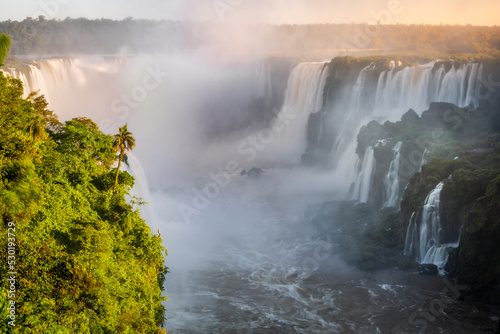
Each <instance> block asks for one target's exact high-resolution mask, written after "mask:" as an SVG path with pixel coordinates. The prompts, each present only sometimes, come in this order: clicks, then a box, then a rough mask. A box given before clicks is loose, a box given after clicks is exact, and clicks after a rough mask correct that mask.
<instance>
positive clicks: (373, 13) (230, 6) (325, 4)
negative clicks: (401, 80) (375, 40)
mask: <svg viewBox="0 0 500 334" xmlns="http://www.w3.org/2000/svg"><path fill="white" fill-rule="evenodd" d="M39 15H44V16H45V17H47V18H56V19H64V18H66V17H68V16H69V17H73V18H74V17H87V18H111V19H123V18H126V17H129V16H131V17H133V18H151V19H174V20H214V21H217V20H222V21H227V22H251V23H273V24H284V23H288V24H290V23H291V24H293V23H295V24H304V23H351V22H356V23H359V22H370V21H372V22H374V21H380V22H381V23H403V24H410V23H417V24H420V23H426V24H440V23H443V24H474V25H495V24H500V1H499V0H477V1H471V0H467V1H464V0H432V1H431V0H418V1H417V0H385V1H381V0H347V1H346V0H342V1H339V0H11V1H8V2H7V1H3V3H2V5H1V11H0V20H8V19H11V20H22V19H24V18H25V17H28V16H31V17H38V16H39Z"/></svg>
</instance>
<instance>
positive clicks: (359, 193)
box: [352, 146, 376, 203]
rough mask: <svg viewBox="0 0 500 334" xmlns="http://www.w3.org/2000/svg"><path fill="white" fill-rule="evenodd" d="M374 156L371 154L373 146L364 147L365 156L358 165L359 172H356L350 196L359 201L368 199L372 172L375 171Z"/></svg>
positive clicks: (364, 201) (363, 201) (362, 201)
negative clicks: (356, 177)
mask: <svg viewBox="0 0 500 334" xmlns="http://www.w3.org/2000/svg"><path fill="white" fill-rule="evenodd" d="M375 163H376V160H375V156H374V155H373V147H371V146H368V147H367V148H366V152H365V156H364V158H363V162H362V163H361V165H360V166H359V167H358V168H359V170H360V172H359V174H358V179H357V180H356V183H355V184H354V192H353V196H352V198H353V199H354V200H357V201H359V202H360V203H366V202H367V201H368V198H369V195H370V189H371V183H372V177H373V173H374V172H375Z"/></svg>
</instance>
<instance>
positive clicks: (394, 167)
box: [383, 142, 403, 207]
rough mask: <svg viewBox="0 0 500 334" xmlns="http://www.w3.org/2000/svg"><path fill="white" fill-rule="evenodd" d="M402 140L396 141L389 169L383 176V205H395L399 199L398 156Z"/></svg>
mask: <svg viewBox="0 0 500 334" xmlns="http://www.w3.org/2000/svg"><path fill="white" fill-rule="evenodd" d="M402 145H403V143H402V142H398V143H397V144H396V145H395V146H394V148H393V149H392V150H393V151H394V160H392V161H391V164H390V165H389V171H388V172H387V175H386V176H385V178H384V198H385V202H384V204H383V206H384V207H396V206H398V199H399V158H400V155H401V153H400V151H401V146H402Z"/></svg>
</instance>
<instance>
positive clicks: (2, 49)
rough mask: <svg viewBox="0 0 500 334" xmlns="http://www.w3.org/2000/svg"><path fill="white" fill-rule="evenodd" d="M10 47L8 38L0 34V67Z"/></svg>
mask: <svg viewBox="0 0 500 334" xmlns="http://www.w3.org/2000/svg"><path fill="white" fill-rule="evenodd" d="M9 47H10V38H9V36H7V35H5V34H0V66H2V65H3V60H4V59H5V57H7V53H8V52H9Z"/></svg>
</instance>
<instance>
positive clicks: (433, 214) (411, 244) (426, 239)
mask: <svg viewBox="0 0 500 334" xmlns="http://www.w3.org/2000/svg"><path fill="white" fill-rule="evenodd" d="M443 186H444V182H440V183H439V184H438V185H437V186H436V188H434V189H433V190H432V191H431V192H430V193H429V194H428V195H427V197H426V198H425V202H424V206H423V208H422V212H421V214H417V213H415V212H414V213H413V214H412V216H411V219H410V222H409V224H408V230H407V232H406V241H405V255H407V256H410V257H413V258H414V259H415V260H416V261H417V262H420V263H422V264H424V263H430V264H435V265H436V266H437V267H438V269H439V270H440V272H444V267H445V265H446V262H447V261H448V252H447V249H448V248H456V247H458V242H459V241H458V240H457V241H456V242H452V243H443V237H442V236H443V235H444V232H445V231H444V230H445V227H443V226H442V225H441V217H440V216H441V211H440V210H441V207H440V204H441V200H440V196H441V191H442V189H443Z"/></svg>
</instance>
